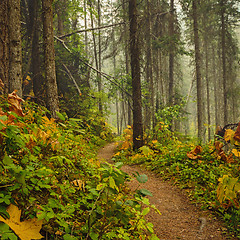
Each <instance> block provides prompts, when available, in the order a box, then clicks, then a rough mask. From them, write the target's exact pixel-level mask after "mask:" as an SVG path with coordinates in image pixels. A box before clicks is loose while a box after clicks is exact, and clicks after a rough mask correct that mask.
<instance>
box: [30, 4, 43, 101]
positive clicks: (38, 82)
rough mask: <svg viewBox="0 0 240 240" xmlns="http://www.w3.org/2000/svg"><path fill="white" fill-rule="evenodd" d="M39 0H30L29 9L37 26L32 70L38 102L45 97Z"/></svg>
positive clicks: (31, 17)
mask: <svg viewBox="0 0 240 240" xmlns="http://www.w3.org/2000/svg"><path fill="white" fill-rule="evenodd" d="M39 8H40V2H39V0H30V1H29V9H31V14H30V22H31V23H32V24H33V23H34V24H33V25H34V26H35V28H34V29H33V40H32V49H31V51H32V54H31V56H32V61H31V67H30V69H31V72H32V82H33V92H34V96H35V97H36V98H37V100H36V102H37V103H40V104H43V103H42V102H40V99H44V97H43V94H44V81H43V76H42V74H41V66H42V62H41V59H40V49H39V37H40V19H39Z"/></svg>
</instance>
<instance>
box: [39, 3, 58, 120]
mask: <svg viewBox="0 0 240 240" xmlns="http://www.w3.org/2000/svg"><path fill="white" fill-rule="evenodd" d="M52 2H53V1H52V0H42V10H43V42H44V60H45V75H46V76H45V78H46V86H47V104H48V107H49V109H50V112H51V115H52V117H54V118H57V115H56V112H58V111H59V100H58V89H57V80H56V70H55V51H54V35H53V11H52Z"/></svg>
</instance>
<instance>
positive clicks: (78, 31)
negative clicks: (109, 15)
mask: <svg viewBox="0 0 240 240" xmlns="http://www.w3.org/2000/svg"><path fill="white" fill-rule="evenodd" d="M122 24H125V22H120V23H114V24H111V25H107V26H101V27H96V28H87V29H82V30H77V31H74V32H71V33H68V34H65V35H62V36H58V38H60V39H61V38H65V37H70V36H72V35H73V34H76V33H83V32H88V31H94V30H100V29H104V28H109V27H115V26H118V25H122Z"/></svg>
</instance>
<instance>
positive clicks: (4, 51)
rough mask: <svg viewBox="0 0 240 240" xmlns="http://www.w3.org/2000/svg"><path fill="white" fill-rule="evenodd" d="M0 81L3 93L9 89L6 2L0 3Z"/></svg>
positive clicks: (3, 0) (6, 0) (2, 0)
mask: <svg viewBox="0 0 240 240" xmlns="http://www.w3.org/2000/svg"><path fill="white" fill-rule="evenodd" d="M0 26H1V27H0V79H1V80H2V81H3V83H4V92H5V93H7V92H8V87H9V75H8V74H9V50H8V44H9V41H8V0H1V1H0Z"/></svg>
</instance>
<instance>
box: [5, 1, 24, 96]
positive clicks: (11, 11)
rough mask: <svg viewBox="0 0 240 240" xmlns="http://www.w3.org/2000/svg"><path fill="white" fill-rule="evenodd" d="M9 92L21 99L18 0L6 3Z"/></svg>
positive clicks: (20, 47)
mask: <svg viewBox="0 0 240 240" xmlns="http://www.w3.org/2000/svg"><path fill="white" fill-rule="evenodd" d="M8 4H9V5H8V30H9V91H10V92H12V91H14V90H16V91H17V95H18V96H19V97H22V41H21V21H20V20H21V19H20V0H9V1H8Z"/></svg>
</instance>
